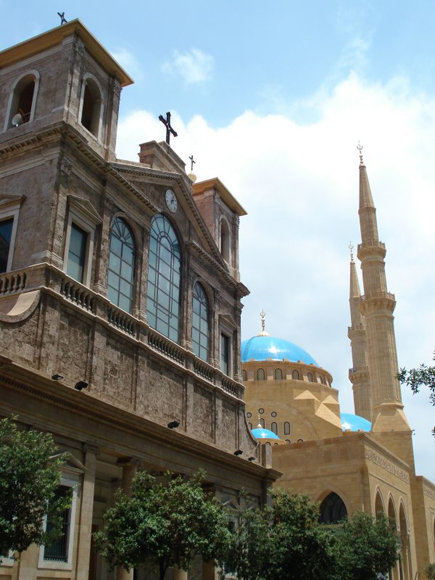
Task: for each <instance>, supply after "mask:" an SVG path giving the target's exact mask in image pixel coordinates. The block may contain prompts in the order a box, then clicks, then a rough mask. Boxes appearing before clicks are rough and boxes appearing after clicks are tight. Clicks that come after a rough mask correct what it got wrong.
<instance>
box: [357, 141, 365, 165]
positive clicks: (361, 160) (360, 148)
mask: <svg viewBox="0 0 435 580" xmlns="http://www.w3.org/2000/svg"><path fill="white" fill-rule="evenodd" d="M356 148H357V149H358V151H359V164H360V165H364V161H363V155H362V150H363V149H364V147H363V146H362V145H361V143H360V141H358V145H357V146H356Z"/></svg>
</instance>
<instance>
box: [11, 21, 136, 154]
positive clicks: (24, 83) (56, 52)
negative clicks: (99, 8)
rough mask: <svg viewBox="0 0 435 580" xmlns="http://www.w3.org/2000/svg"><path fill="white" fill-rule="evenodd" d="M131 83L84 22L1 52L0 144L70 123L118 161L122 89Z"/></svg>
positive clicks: (86, 141) (83, 137)
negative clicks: (117, 140)
mask: <svg viewBox="0 0 435 580" xmlns="http://www.w3.org/2000/svg"><path fill="white" fill-rule="evenodd" d="M132 82H133V81H132V80H131V78H130V77H129V76H128V75H127V73H126V72H125V71H124V70H123V69H122V68H121V67H120V66H119V64H118V63H117V62H116V61H115V60H114V59H113V58H112V56H111V55H110V54H109V53H108V52H107V51H106V50H105V48H104V47H103V46H102V45H101V44H100V43H99V42H98V41H97V39H96V38H95V37H94V36H93V35H92V34H91V33H90V32H89V30H88V29H87V28H86V27H85V26H84V25H83V24H82V23H81V22H80V20H72V21H71V22H68V23H66V24H63V25H61V26H58V27H57V28H53V29H52V30H49V31H48V32H45V33H43V34H41V35H39V36H35V37H34V38H31V39H29V40H26V41H25V42H22V43H20V44H17V45H15V46H13V47H11V48H8V49H6V50H4V51H2V52H0V87H1V89H0V143H3V142H5V141H10V140H16V139H17V140H20V139H21V138H23V137H25V136H26V135H28V134H30V133H32V134H33V135H34V134H35V132H38V131H44V130H46V129H47V128H49V127H53V128H54V127H56V128H58V127H59V126H61V125H62V123H66V124H68V126H69V127H72V128H74V129H75V131H76V132H77V138H78V139H79V140H81V141H82V142H83V144H84V145H87V146H88V147H90V148H91V149H93V150H94V151H95V152H96V153H98V154H99V155H100V156H101V157H103V158H104V159H106V160H107V161H114V160H115V145H116V129H117V124H118V110H119V101H120V94H121V89H122V87H124V86H127V85H129V84H131V83H132Z"/></svg>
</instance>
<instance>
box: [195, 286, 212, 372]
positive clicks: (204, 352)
mask: <svg viewBox="0 0 435 580" xmlns="http://www.w3.org/2000/svg"><path fill="white" fill-rule="evenodd" d="M192 306H193V312H192V348H193V352H194V353H195V354H196V356H198V357H199V358H202V360H205V361H208V345H209V327H208V300H207V294H206V293H205V290H204V288H203V287H202V286H201V284H198V283H196V284H195V286H194V288H193V304H192Z"/></svg>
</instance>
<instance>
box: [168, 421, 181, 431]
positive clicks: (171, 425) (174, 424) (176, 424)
mask: <svg viewBox="0 0 435 580" xmlns="http://www.w3.org/2000/svg"><path fill="white" fill-rule="evenodd" d="M179 426H180V421H171V422H170V423H168V427H169V429H176V428H177V427H179Z"/></svg>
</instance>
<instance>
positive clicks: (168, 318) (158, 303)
mask: <svg viewBox="0 0 435 580" xmlns="http://www.w3.org/2000/svg"><path fill="white" fill-rule="evenodd" d="M180 288H181V251H180V242H179V240H178V236H177V234H176V233H175V230H174V228H173V227H172V225H171V222H170V221H169V220H168V219H167V218H166V217H165V216H163V215H161V214H158V215H156V216H154V217H153V220H152V222H151V234H150V247H149V267H148V290H147V319H148V324H149V325H150V326H151V328H155V329H156V330H157V331H158V332H161V333H162V334H163V335H164V336H167V337H168V338H170V339H171V340H173V341H174V342H179V326H180V306H181V304H180Z"/></svg>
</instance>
